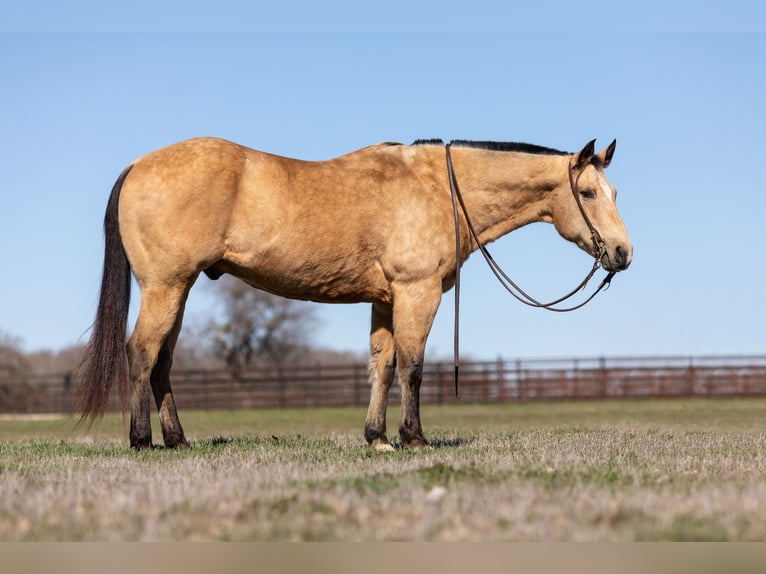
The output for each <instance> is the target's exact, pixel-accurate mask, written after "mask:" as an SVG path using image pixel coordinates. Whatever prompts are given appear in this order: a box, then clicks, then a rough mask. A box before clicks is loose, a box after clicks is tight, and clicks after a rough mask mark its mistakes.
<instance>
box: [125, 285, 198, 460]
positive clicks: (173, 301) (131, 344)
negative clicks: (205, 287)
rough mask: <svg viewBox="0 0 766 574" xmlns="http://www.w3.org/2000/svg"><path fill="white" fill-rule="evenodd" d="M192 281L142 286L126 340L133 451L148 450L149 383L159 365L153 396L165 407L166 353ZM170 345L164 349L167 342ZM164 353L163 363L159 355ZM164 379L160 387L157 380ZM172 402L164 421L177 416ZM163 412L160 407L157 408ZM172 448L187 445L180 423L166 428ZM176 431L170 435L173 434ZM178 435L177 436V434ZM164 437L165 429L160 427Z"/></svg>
mask: <svg viewBox="0 0 766 574" xmlns="http://www.w3.org/2000/svg"><path fill="white" fill-rule="evenodd" d="M192 283H193V280H190V281H188V282H185V283H180V284H176V285H172V286H169V285H157V286H153V285H150V286H142V288H141V309H140V311H139V314H138V320H137V321H136V327H135V329H134V330H133V334H132V335H131V337H130V340H129V341H128V360H129V361H130V446H132V447H133V448H137V449H140V448H147V447H151V445H152V427H151V418H150V417H151V409H150V392H149V388H150V384H151V383H152V377H153V372H154V370H155V367H156V366H158V362H159V370H158V371H157V374H156V375H154V379H155V381H156V382H157V384H156V390H155V397H156V396H157V395H158V393H159V394H160V395H161V398H162V400H161V401H160V404H161V405H163V404H165V399H164V395H165V393H164V391H165V390H166V388H167V390H168V391H169V388H170V383H169V380H168V379H167V377H166V376H164V375H163V373H165V372H166V371H167V372H169V371H170V362H171V361H170V359H169V353H171V352H172V349H173V346H174V343H175V337H176V336H177V335H178V333H177V332H176V331H177V330H178V329H180V315H181V311H182V309H183V305H184V302H185V301H186V296H187V294H188V292H189V289H190V288H191V285H192ZM168 340H169V341H170V344H169V345H167V346H166V342H168ZM163 349H164V350H165V353H164V356H163V358H162V360H160V355H161V354H162V351H163ZM163 379H164V380H165V381H166V383H165V384H164V385H163V384H162V383H161V382H160V381H161V380H163ZM170 403H172V395H171V396H170V401H168V405H167V407H166V420H172V419H173V418H175V420H176V421H177V419H178V416H177V414H176V413H175V405H174V404H173V405H172V407H171V406H170ZM160 408H161V409H162V407H160ZM161 417H162V415H161ZM169 430H170V431H171V437H172V440H174V441H175V444H173V445H172V446H181V445H184V444H186V439H185V438H184V437H183V431H182V430H181V426H180V423H179V424H178V425H177V429H173V428H172V427H169ZM174 430H175V431H177V432H173V431H174ZM179 433H180V435H179ZM163 434H165V428H164V427H163Z"/></svg>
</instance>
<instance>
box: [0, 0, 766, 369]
mask: <svg viewBox="0 0 766 574" xmlns="http://www.w3.org/2000/svg"><path fill="white" fill-rule="evenodd" d="M30 4H31V6H30ZM139 4H140V3H139ZM479 5H480V6H481V9H480V10H477V11H472V12H471V13H470V14H466V15H465V19H466V23H467V24H468V25H467V26H466V28H467V29H468V31H463V32H460V31H455V29H457V28H459V24H460V15H459V14H458V15H455V13H454V12H451V14H452V16H450V17H448V18H446V19H445V22H446V29H447V31H446V32H441V31H439V30H438V26H430V27H428V28H427V29H423V30H419V31H414V28H416V27H415V26H414V24H413V22H414V21H417V19H418V18H421V19H422V18H424V12H423V9H417V10H416V9H412V10H413V11H414V12H413V18H414V19H404V20H402V19H401V18H398V19H397V18H395V17H394V16H392V15H390V14H389V16H388V17H384V16H383V15H382V13H378V14H376V13H369V14H362V13H360V12H361V11H363V9H362V8H356V9H355V10H356V11H355V12H354V14H353V15H351V16H349V14H345V16H344V18H351V17H352V16H353V17H354V18H356V20H355V21H353V22H352V21H351V20H339V19H337V18H333V17H331V15H328V14H327V13H324V14H321V15H318V16H317V17H316V19H315V20H312V19H311V18H310V17H309V15H307V14H305V13H301V17H300V18H299V19H298V20H297V21H296V22H294V23H293V24H292V28H291V24H290V23H289V22H287V21H286V20H284V19H282V20H279V18H278V16H279V15H275V14H273V10H274V9H271V12H268V13H261V20H260V22H261V25H262V26H264V27H265V26H266V25H267V24H271V23H273V22H272V20H273V21H277V20H279V21H280V22H282V23H281V24H280V25H273V26H272V28H273V29H276V30H280V31H278V32H271V33H265V32H263V31H261V32H259V33H249V32H240V30H241V29H244V28H246V27H247V26H245V25H244V24H242V25H241V27H240V25H238V20H237V19H236V18H233V17H231V13H229V12H227V13H226V14H228V15H229V16H227V17H226V18H224V19H223V20H218V19H215V18H213V19H211V20H210V21H209V22H208V26H207V27H206V26H205V20H204V19H199V18H197V19H196V20H195V19H194V15H193V14H191V15H190V14H189V13H185V16H184V18H183V19H181V20H180V21H173V20H172V19H171V18H169V17H168V16H167V15H165V16H163V17H158V18H157V19H155V20H152V23H151V24H144V25H143V26H142V23H141V19H140V18H139V17H138V16H137V15H136V14H137V13H136V11H135V10H133V11H131V12H130V15H128V16H125V17H124V18H122V19H121V18H117V17H115V18H113V19H111V20H110V19H108V18H106V15H102V14H97V15H96V16H99V17H100V16H104V17H103V18H101V19H100V20H99V18H96V19H95V20H94V21H93V22H91V21H89V20H81V21H74V25H73V26H72V27H71V28H70V29H83V30H93V29H99V28H98V26H97V24H102V25H103V28H102V29H105V30H122V29H146V30H150V31H152V32H153V33H119V34H118V33H111V32H106V33H66V34H61V33H53V32H55V31H57V30H62V29H67V25H68V24H67V25H65V23H63V22H62V20H60V19H57V14H56V12H55V6H54V7H52V11H46V12H44V16H41V14H43V12H42V11H41V12H39V14H38V16H36V15H35V13H34V7H35V4H34V3H25V8H19V7H5V8H3V10H6V11H8V10H10V11H11V13H10V14H11V16H12V17H13V19H14V22H15V24H16V28H15V29H18V30H42V32H40V33H33V34H28V33H9V32H4V33H1V34H0V78H1V79H2V80H1V81H2V85H3V87H4V89H3V92H2V96H0V98H2V99H1V100H0V101H1V102H2V106H0V126H2V128H0V129H1V130H2V135H3V137H2V138H0V176H1V178H0V247H1V248H2V251H1V253H2V255H3V259H4V261H3V264H2V265H0V330H2V331H3V332H4V333H6V334H10V335H14V336H17V337H19V338H20V339H21V340H22V342H23V346H24V348H25V349H26V350H29V351H32V350H37V349H41V348H51V349H56V348H60V347H63V346H65V345H67V344H71V343H74V342H76V341H78V340H84V339H85V338H86V336H87V329H88V327H89V325H90V323H91V321H92V320H93V313H94V311H95V302H96V297H97V290H98V284H99V278H100V273H101V259H102V256H103V255H102V253H103V251H102V250H103V244H102V232H101V221H102V218H103V210H104V207H105V204H106V199H107V196H108V193H109V190H110V189H111V186H112V184H113V182H114V180H115V178H116V177H117V175H118V174H119V173H120V171H121V170H122V168H123V167H125V166H126V165H127V164H128V163H130V162H131V161H132V160H133V159H134V158H135V157H137V156H139V155H142V154H144V153H146V152H148V151H151V150H153V149H156V148H159V147H162V146H164V145H167V144H169V143H173V142H176V141H179V140H183V139H185V138H188V137H193V136H199V135H212V136H219V137H223V138H227V139H231V140H234V141H237V142H239V143H242V144H245V145H248V146H250V147H254V148H257V149H262V150H264V151H269V152H272V153H278V154H283V155H288V156H292V157H298V158H302V159H326V158H330V157H334V156H337V155H341V154H343V153H346V152H348V151H351V150H353V149H356V148H359V147H362V146H365V145H368V144H372V143H375V142H380V141H402V142H411V141H412V140H414V139H417V138H424V137H425V138H433V137H440V138H443V139H446V140H449V139H452V138H462V139H496V140H513V141H525V142H530V143H537V144H541V145H547V146H551V147H556V148H560V149H568V150H571V151H576V150H578V149H579V148H580V147H581V146H582V145H583V144H585V143H586V142H587V141H588V140H590V139H592V138H594V137H596V138H598V139H599V141H598V146H599V149H601V147H603V146H606V145H607V144H608V143H609V141H611V139H612V138H617V141H618V144H617V152H616V154H615V158H614V161H613V163H612V166H611V167H610V168H609V170H608V176H609V178H610V180H611V181H612V183H613V184H614V185H615V186H616V187H617V188H618V189H619V192H620V193H619V208H620V211H621V213H622V215H623V218H624V220H625V223H626V225H627V227H628V230H629V232H630V234H631V238H632V240H633V243H634V247H635V259H634V263H633V266H632V267H631V268H630V269H629V270H628V271H626V272H625V273H622V274H620V275H618V276H617V277H616V278H615V280H614V282H613V285H612V287H611V289H610V290H609V291H607V292H606V293H605V294H603V295H600V296H598V297H597V298H596V300H594V302H593V303H592V304H591V305H589V306H588V307H586V308H585V309H583V310H581V311H578V312H575V313H572V314H568V315H559V314H550V313H546V312H543V311H537V310H530V309H526V308H524V307H522V306H520V305H519V304H518V303H516V302H515V301H514V300H512V299H510V297H509V296H507V295H506V294H505V292H504V291H503V290H502V288H501V287H500V286H499V285H497V284H496V282H495V280H494V277H493V276H492V275H491V273H490V272H489V270H488V269H487V268H486V267H485V266H484V263H483V261H482V260H481V258H480V257H477V256H474V257H472V258H471V259H470V260H469V262H468V263H467V264H466V265H465V267H464V272H463V279H464V286H463V291H462V307H461V309H462V312H461V322H462V329H461V341H462V342H461V346H462V349H463V352H464V355H465V356H470V357H476V358H487V359H492V358H495V357H497V356H501V355H502V356H504V357H509V358H512V357H538V356H569V355H587V356H596V355H624V354H703V353H763V352H766V336H764V329H763V326H762V323H763V319H764V304H763V303H762V300H761V295H762V293H763V291H764V287H763V286H764V284H766V271H764V266H763V262H764V255H763V253H764V247H766V241H765V240H764V237H763V231H764V216H765V215H766V197H765V196H766V183H764V182H766V178H765V177H764V168H763V163H764V157H766V143H765V140H764V134H765V133H766V119H765V118H766V115H765V114H764V105H765V104H764V102H766V85H765V84H764V81H765V80H764V74H763V62H764V61H765V60H766V36H765V35H763V34H760V33H746V32H747V31H748V30H751V29H754V28H755V25H754V24H753V19H752V18H750V19H749V18H740V19H739V20H738V21H735V20H733V19H732V17H731V12H732V10H728V11H724V10H715V9H713V8H710V7H709V6H708V7H707V8H705V9H702V10H698V11H696V12H694V16H693V17H691V18H690V19H686V20H684V19H683V13H682V12H678V11H673V10H672V9H668V13H667V19H665V20H663V21H662V22H661V25H660V26H657V29H659V30H661V32H659V33H658V32H651V33H649V32H632V31H630V30H629V29H628V28H629V26H627V25H626V26H624V27H623V26H617V27H615V28H614V30H616V31H611V32H607V31H605V30H604V29H603V28H602V29H600V30H599V31H598V33H595V34H583V32H582V31H581V30H580V29H577V30H574V31H566V29H567V26H566V24H567V22H566V21H563V20H561V19H559V20H557V24H556V27H557V28H558V29H560V30H561V31H557V32H556V33H545V32H543V31H542V30H543V29H544V27H542V26H538V28H539V29H540V30H541V31H529V30H534V27H530V28H528V30H527V31H525V32H519V31H518V28H520V27H521V26H520V24H519V25H517V27H516V28H517V29H516V30H515V31H514V32H513V33H510V32H508V31H503V30H502V29H501V26H499V25H498V22H500V21H506V22H507V21H511V20H514V16H515V15H514V14H513V13H512V10H513V8H505V7H502V8H500V7H498V8H494V9H493V8H492V7H491V5H489V4H485V3H479ZM224 6H229V4H224ZM249 6H250V7H249V8H243V10H244V11H245V12H244V14H246V15H247V16H248V17H251V18H255V16H256V15H257V14H256V13H255V11H254V9H253V8H252V4H250V5H249ZM349 6H351V4H349ZM354 6H357V7H358V6H359V3H354ZM756 10H757V9H756ZM14 11H15V12H14ZM735 12H736V11H735ZM75 13H77V12H76V11H75ZM84 13H85V12H83V14H84ZM738 14H739V15H740V16H741V13H738ZM7 15H8V14H6V16H7ZM761 15H762V14H755V15H753V17H756V16H761ZM91 16H92V14H91ZM528 16H529V15H528V14H525V17H528ZM617 16H619V18H617V20H618V21H620V22H625V21H626V19H630V18H634V17H638V16H639V15H638V14H630V13H622V14H618V15H617ZM270 18H271V20H270ZM674 19H675V20H674ZM675 21H678V22H679V24H678V25H676V28H675V29H676V30H678V29H681V30H691V32H678V31H674V30H667V29H666V28H668V27H672V23H673V22H675ZM762 21H763V19H760V20H759V22H762ZM3 22H5V23H6V24H4V25H3V27H4V28H5V29H6V30H8V29H9V25H8V24H7V22H9V20H7V19H5V20H3ZM110 22H111V24H110ZM354 22H357V23H358V25H356V24H354ZM482 23H485V24H486V28H487V29H488V31H486V32H479V31H477V30H478V29H479V28H480V27H481V25H482ZM389 24H390V25H389ZM684 24H686V26H685V25H684ZM387 26H388V28H389V29H393V30H394V31H386V27H387ZM183 28H185V29H191V30H204V29H219V28H220V29H228V30H234V31H235V32H236V33H234V32H226V33H207V32H200V31H197V32H192V33H179V32H166V31H158V32H155V30H159V29H164V30H179V29H183ZM253 28H254V29H258V26H257V25H254V26H253V27H252V28H251V29H253ZM569 28H577V27H576V26H574V25H572V26H569ZM291 29H292V30H293V31H290V30H291ZM731 29H735V30H737V32H735V33H718V32H715V30H731ZM311 30H325V31H314V32H312V31H311ZM326 30H330V31H329V32H328V31H326ZM347 30H355V31H353V32H349V31H347ZM662 30H664V31H662ZM491 251H492V253H493V255H494V257H495V258H496V259H497V260H498V261H499V262H500V263H501V264H502V265H503V266H504V267H505V268H506V269H507V270H508V272H509V273H510V274H511V275H512V276H513V277H514V278H518V281H519V282H520V283H522V284H523V285H524V286H526V287H528V289H529V290H530V291H533V292H534V293H536V294H539V295H540V297H546V296H554V295H557V294H559V293H560V292H563V291H565V290H568V289H569V288H571V287H572V286H573V285H574V284H576V283H577V282H578V281H579V279H580V277H581V276H582V275H584V274H585V273H586V272H587V270H588V269H589V268H590V259H589V257H588V256H587V255H585V254H584V253H582V252H580V251H579V250H578V249H577V248H576V247H574V246H573V245H571V244H569V243H567V242H565V241H564V240H563V239H561V238H560V237H558V235H557V234H556V232H555V230H554V229H553V227H552V226H548V225H544V224H539V225H534V226H530V227H528V228H524V229H522V230H519V231H516V232H514V233H512V234H510V235H509V236H507V237H505V238H503V239H502V240H500V241H499V242H497V243H495V244H493V245H492V247H491ZM204 281H206V280H204ZM202 282H203V280H200V282H199V283H198V285H197V287H195V289H194V290H193V292H192V297H191V299H190V303H189V307H188V309H187V314H186V318H187V325H189V326H190V327H192V328H195V327H196V328H198V327H199V325H200V323H201V321H202V320H203V319H204V318H206V317H207V313H209V311H210V308H211V305H212V301H211V299H210V296H209V291H208V290H206V289H205V288H204V287H202V288H201V287H200V283H202ZM137 298H138V297H137V293H136V294H135V295H134V300H137ZM452 301H453V299H452V293H451V292H450V293H448V294H446V295H445V297H444V300H443V304H442V307H441V309H440V311H439V314H438V316H437V320H436V323H435V325H434V328H433V330H432V334H431V337H430V340H429V354H430V355H431V356H439V357H447V356H449V354H450V353H451V347H452V342H451V338H452V307H453V304H452ZM134 302H135V301H134ZM318 313H319V317H320V319H321V323H320V324H319V325H318V327H317V329H316V332H315V333H314V335H313V340H314V341H315V342H316V343H317V344H321V345H325V346H329V347H332V348H336V349H343V350H352V351H357V352H360V353H363V352H364V351H365V350H366V348H367V341H366V339H367V333H368V325H369V309H368V306H367V305H352V306H318Z"/></svg>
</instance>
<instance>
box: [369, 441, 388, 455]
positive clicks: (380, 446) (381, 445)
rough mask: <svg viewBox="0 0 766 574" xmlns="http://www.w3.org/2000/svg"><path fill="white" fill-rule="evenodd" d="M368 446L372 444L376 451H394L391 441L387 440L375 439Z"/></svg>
mask: <svg viewBox="0 0 766 574" xmlns="http://www.w3.org/2000/svg"><path fill="white" fill-rule="evenodd" d="M370 446H372V448H373V449H375V450H377V451H378V452H394V447H392V446H391V443H388V442H378V441H375V442H373V443H372V444H371V445H370Z"/></svg>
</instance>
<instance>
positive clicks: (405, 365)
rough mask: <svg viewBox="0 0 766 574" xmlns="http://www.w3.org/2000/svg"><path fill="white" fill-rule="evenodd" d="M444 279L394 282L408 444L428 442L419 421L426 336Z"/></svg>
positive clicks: (403, 426)
mask: <svg viewBox="0 0 766 574" xmlns="http://www.w3.org/2000/svg"><path fill="white" fill-rule="evenodd" d="M441 294H442V292H441V279H440V278H438V277H435V278H430V279H428V280H425V281H418V282H407V283H403V284H400V285H394V348H395V350H396V362H397V374H398V375H399V384H400V385H401V388H402V413H401V419H400V421H399V437H400V438H401V441H402V444H403V445H404V446H405V447H408V448H419V447H424V446H427V445H428V441H427V440H426V438H425V437H424V436H423V428H422V426H421V424H420V383H421V381H422V379H423V358H424V355H425V348H426V339H427V338H428V333H429V332H430V331H431V325H432V324H433V320H434V317H435V316H436V310H437V309H438V308H439V303H440V302H441Z"/></svg>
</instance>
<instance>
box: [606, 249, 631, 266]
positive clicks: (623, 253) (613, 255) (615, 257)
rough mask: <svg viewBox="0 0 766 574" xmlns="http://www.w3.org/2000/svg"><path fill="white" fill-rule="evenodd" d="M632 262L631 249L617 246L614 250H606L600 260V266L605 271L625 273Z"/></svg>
mask: <svg viewBox="0 0 766 574" xmlns="http://www.w3.org/2000/svg"><path fill="white" fill-rule="evenodd" d="M632 261H633V249H632V248H631V247H624V246H622V245H618V246H617V247H615V248H614V249H612V250H611V251H610V250H606V252H605V253H604V255H603V256H602V258H601V264H602V265H603V266H604V269H606V270H607V271H625V270H626V269H627V268H628V267H630V263H631V262H632Z"/></svg>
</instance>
